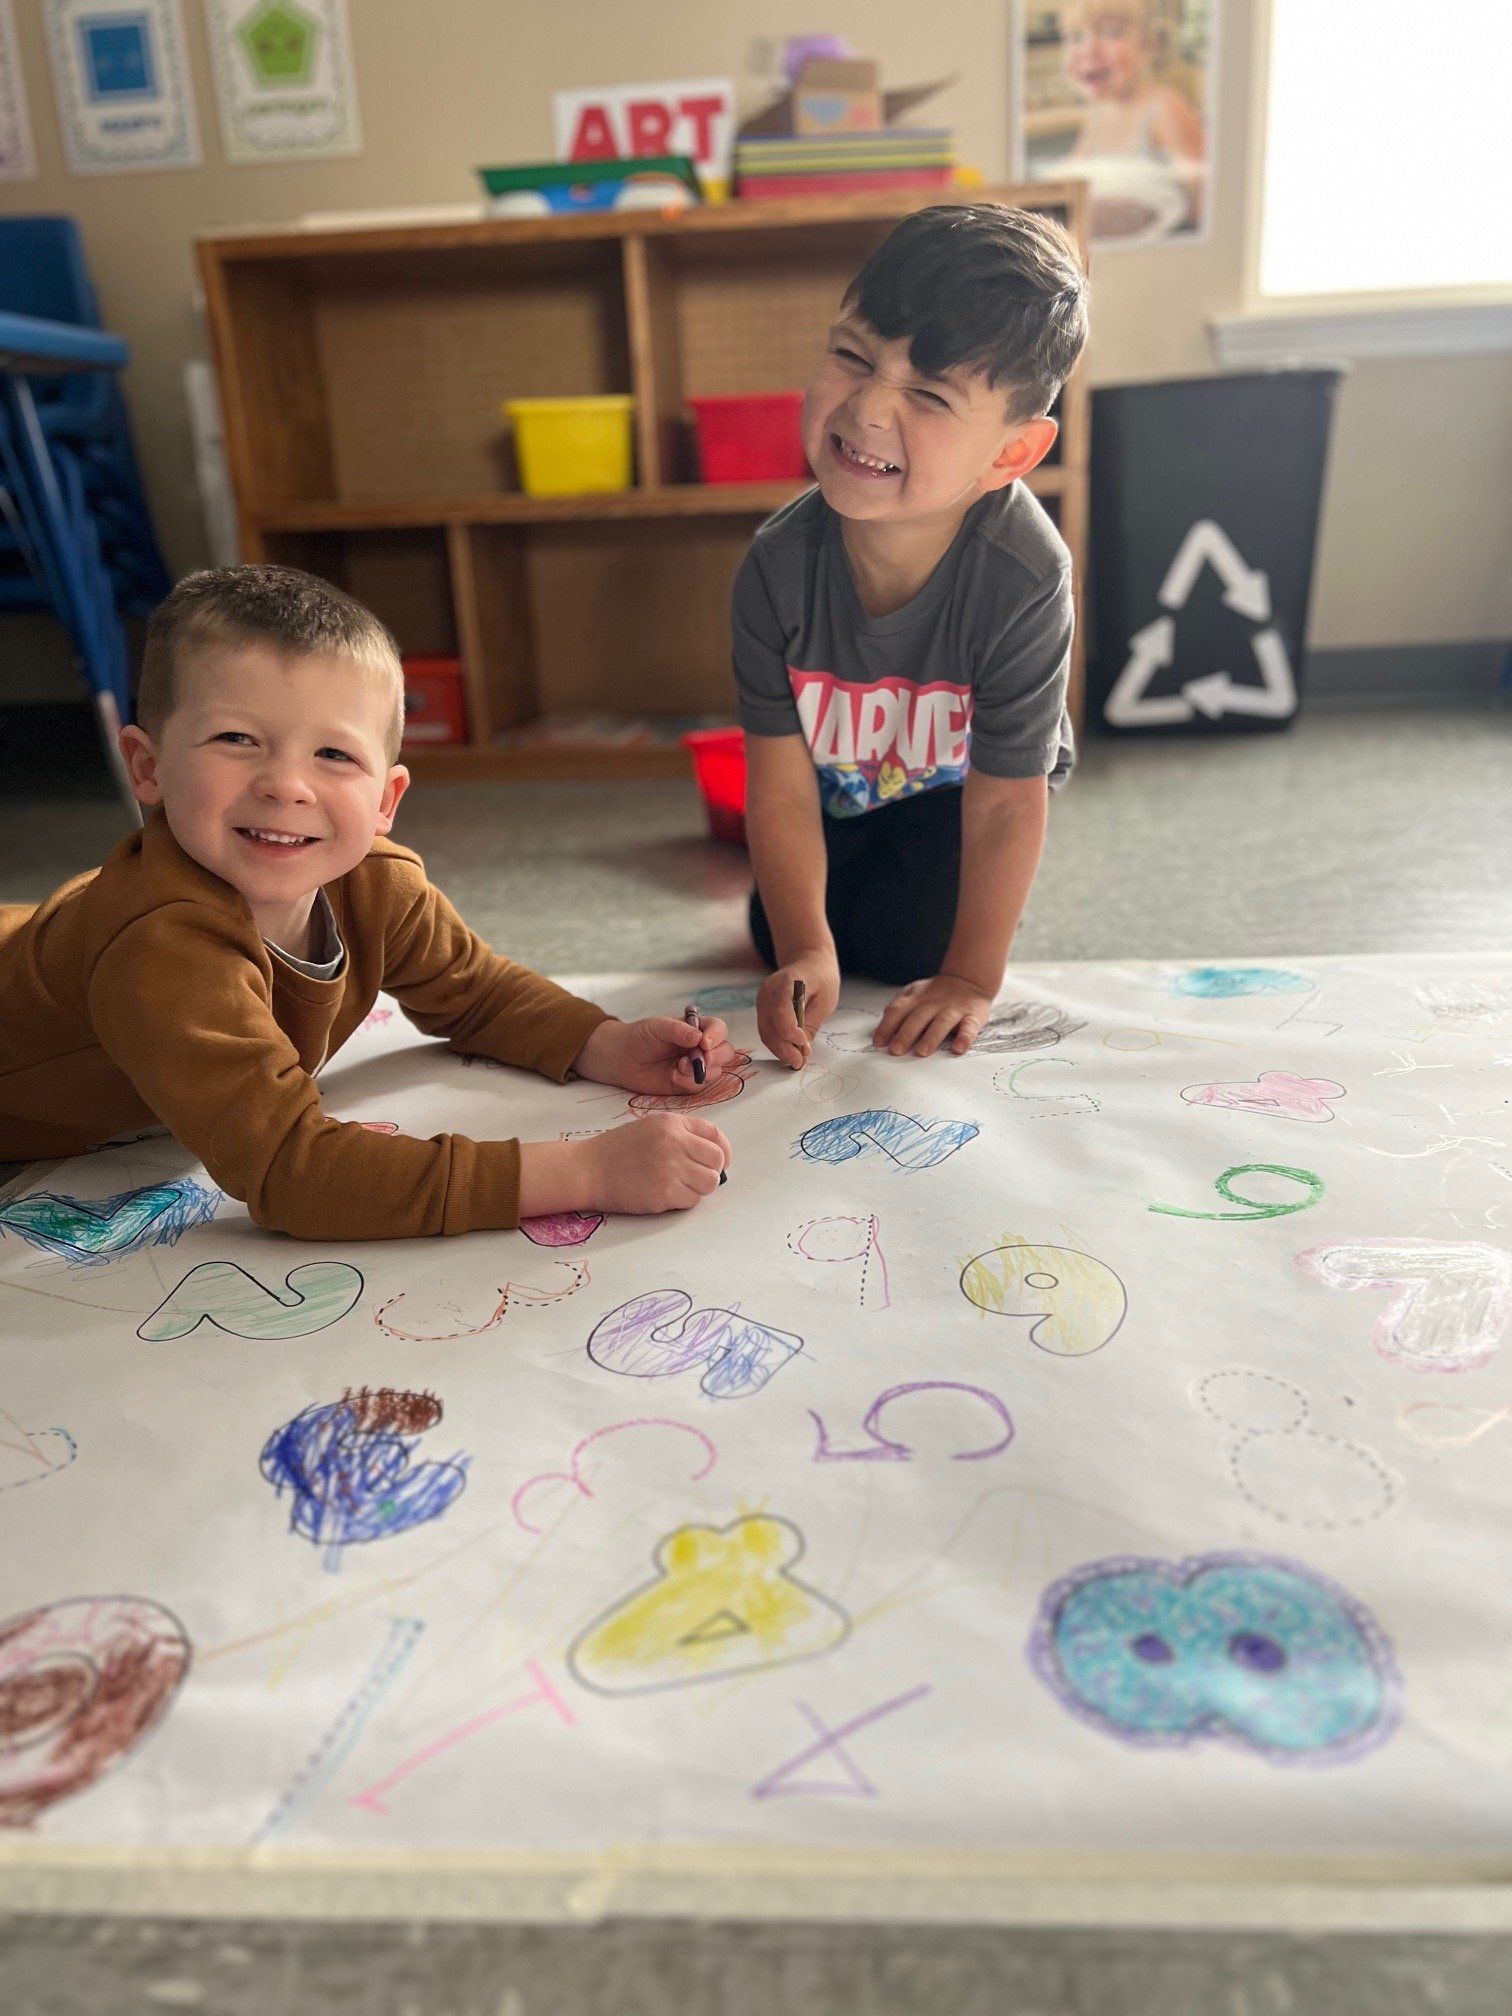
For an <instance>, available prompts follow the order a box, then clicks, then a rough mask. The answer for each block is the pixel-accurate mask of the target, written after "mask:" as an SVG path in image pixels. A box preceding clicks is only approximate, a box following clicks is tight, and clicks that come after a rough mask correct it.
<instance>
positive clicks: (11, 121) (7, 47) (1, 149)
mask: <svg viewBox="0 0 1512 2016" xmlns="http://www.w3.org/2000/svg"><path fill="white" fill-rule="evenodd" d="M36 173H37V154H36V149H35V148H34V147H33V146H32V133H31V120H30V118H29V117H28V116H27V110H26V83H25V80H24V79H23V77H22V75H21V52H20V50H19V49H18V48H17V47H16V16H15V11H14V7H13V0H0V182H30V181H32V180H33V178H34V177H35V175H36Z"/></svg>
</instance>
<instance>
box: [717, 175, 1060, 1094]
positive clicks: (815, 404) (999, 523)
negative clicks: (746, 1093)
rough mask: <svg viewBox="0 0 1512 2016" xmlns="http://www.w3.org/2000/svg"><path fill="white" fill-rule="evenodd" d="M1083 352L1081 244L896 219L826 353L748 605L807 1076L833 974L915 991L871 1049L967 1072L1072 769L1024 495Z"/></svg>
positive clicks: (776, 1028)
mask: <svg viewBox="0 0 1512 2016" xmlns="http://www.w3.org/2000/svg"><path fill="white" fill-rule="evenodd" d="M1086 333H1087V317H1086V280H1085V277H1084V275H1083V273H1082V269H1081V265H1080V262H1079V260H1078V257H1077V253H1076V248H1075V245H1074V243H1073V241H1072V240H1071V239H1070V237H1068V235H1067V234H1066V233H1065V232H1064V231H1062V230H1061V229H1060V227H1059V226H1058V225H1056V224H1054V223H1052V222H1050V221H1049V220H1048V219H1046V218H1044V217H1040V216H1036V215H1034V214H1033V213H1030V212H1027V211H1022V210H1009V209H1005V208H1003V207H1002V206H1001V205H998V204H991V203H982V204H974V205H971V206H969V207H968V206H964V205H954V204H948V205H940V206H938V207H936V208H933V209H928V210H921V211H918V212H916V213H915V214H914V215H913V216H911V217H907V218H905V219H904V220H903V222H902V223H901V224H899V225H898V226H897V228H896V229H895V230H894V231H893V232H892V233H891V234H890V236H889V237H888V238H887V239H886V240H885V242H884V243H883V244H882V245H881V246H880V247H879V248H878V249H877V251H876V252H874V253H873V254H872V256H871V258H870V259H869V260H868V261H867V263H866V264H865V265H864V266H863V267H862V269H861V271H860V273H859V274H858V275H857V276H856V278H855V280H854V281H853V282H852V283H851V286H850V289H849V291H848V292H847V294H846V296H845V298H844V301H843V302H842V303H841V310H840V320H839V321H838V322H837V323H836V324H835V326H834V328H833V329H831V331H830V333H829V340H828V344H827V347H826V352H825V356H824V358H823V360H822V362H821V364H820V366H819V370H818V372H817V375H816V376H815V378H814V380H813V383H812V384H811V385H810V386H809V388H808V393H807V396H806V398H805V400H804V407H803V445H804V448H805V450H806V452H807V454H808V458H809V462H810V465H811V466H812V468H813V470H814V473H815V475H816V477H817V479H818V487H817V488H816V489H813V490H810V491H807V492H805V494H804V495H803V496H801V497H799V498H798V499H797V500H796V501H795V502H794V503H792V504H789V505H786V506H785V507H784V508H783V509H782V510H781V511H779V512H777V513H776V515H775V516H774V517H771V518H769V519H768V520H767V521H766V523H765V524H764V525H763V526H762V527H761V529H760V530H759V531H758V532H757V534H756V537H755V540H754V541H753V543H752V546H751V550H750V552H749V553H748V554H747V555H746V558H745V560H744V562H743V564H742V566H741V569H740V573H739V575H738V576H737V578H736V582H735V595H734V657H735V683H736V688H737V691H738V695H739V705H740V719H741V722H742V724H743V726H744V728H745V730H746V750H747V763H748V768H749V781H748V786H747V811H746V823H747V829H748V832H749V836H750V845H751V858H752V862H753V864H754V866H755V870H756V885H757V886H756V890H755V892H754V893H753V895H752V898H751V931H752V936H753V937H754V939H755V942H756V947H757V950H758V951H759V952H760V953H761V954H762V956H763V958H764V959H765V960H766V962H767V964H768V965H770V966H772V967H774V968H775V969H776V970H775V971H774V972H773V974H772V976H771V978H770V979H769V980H767V982H766V983H765V985H764V986H763V987H762V990H761V995H760V999H759V1001H758V1004H757V1015H758V1025H759V1028H760V1032H761V1037H762V1040H763V1041H764V1042H765V1043H766V1045H767V1047H768V1048H769V1049H770V1050H771V1052H772V1054H773V1055H774V1056H775V1057H777V1058H779V1059H780V1060H781V1061H782V1062H783V1063H786V1064H789V1065H792V1066H793V1067H795V1068H796V1067H798V1066H799V1065H801V1064H803V1063H804V1062H805V1061H806V1059H807V1057H808V1055H809V1051H810V1048H811V1046H812V1040H813V1037H814V1035H815V1033H816V1032H817V1031H818V1029H819V1028H820V1026H821V1025H822V1024H823V1022H824V1020H825V1018H826V1017H827V1016H828V1015H829V1014H830V1013H831V1012H832V1011H833V1009H834V1007H835V1004H836V1001H837V1000H838V998H839V991H840V973H841V970H842V969H844V970H845V971H847V972H852V973H855V974H858V975H864V976H869V977H871V978H873V979H879V980H884V981H887V982H888V983H889V984H891V985H898V986H901V990H902V991H901V992H900V993H898V994H897V995H895V996H894V998H893V1000H892V1001H891V1003H890V1004H889V1005H888V1007H887V1009H886V1011H885V1013H884V1014H883V1016H882V1019H881V1021H880V1022H879V1023H878V1025H877V1029H876V1032H875V1034H874V1036H873V1042H874V1043H875V1044H876V1045H877V1046H878V1047H885V1048H887V1049H890V1050H891V1051H892V1053H893V1054H894V1055H895V1056H901V1055H903V1054H904V1053H905V1052H907V1051H913V1052H915V1053H916V1054H917V1055H919V1056H921V1057H927V1056H929V1055H930V1054H931V1053H932V1052H933V1051H935V1050H937V1049H938V1048H939V1047H940V1045H941V1044H942V1043H945V1042H949V1043H950V1045H951V1047H952V1049H954V1050H955V1051H957V1052H961V1051H964V1050H968V1049H969V1048H970V1047H971V1044H972V1043H973V1042H974V1040H975V1038H976V1036H977V1033H978V1031H979V1030H980V1029H981V1027H982V1025H983V1023H984V1022H985V1021H986V1019H987V1016H988V1013H989V1012H990V1009H991V1005H992V1000H993V997H994V996H995V994H996V993H997V990H998V988H999V986H1000V985H1001V984H1002V978H1003V970H1004V967H1005V966H1006V964H1007V960H1008V948H1009V946H1010V944H1011V943H1012V939H1013V934H1014V931H1015V930H1016V929H1017V926H1018V921H1019V917H1020V916H1021V914H1022V912H1023V908H1024V903H1025V901H1026V899H1027V897H1028V894H1029V885H1030V883H1031V882H1032V881H1033V879H1034V872H1035V869H1036V867H1037V866H1038V865H1039V857H1040V849H1041V847H1042V845H1043V842H1044V831H1045V817H1046V806H1047V802H1048V793H1049V791H1051V790H1053V789H1055V788H1056V787H1057V786H1058V785H1059V784H1061V783H1062V782H1063V781H1064V780H1065V778H1066V776H1067V775H1068V774H1069V772H1070V769H1071V765H1072V762H1073V760H1074V752H1073V749H1072V742H1071V726H1070V722H1069V721H1068V719H1067V716H1066V711H1065V694H1066V676H1067V670H1068V667H1069V663H1070V655H1071V633H1072V620H1073V619H1072V594H1071V560H1070V555H1069V554H1068V553H1067V551H1066V547H1065V544H1064V542H1063V541H1062V540H1061V537H1060V535H1059V533H1058V532H1057V531H1056V530H1055V527H1054V526H1053V525H1052V524H1051V522H1050V520H1049V518H1048V517H1047V515H1046V513H1045V511H1044V509H1043V508H1042V507H1041V505H1040V504H1039V502H1038V500H1037V499H1036V498H1035V497H1034V496H1033V495H1032V494H1031V493H1030V492H1029V491H1028V490H1027V489H1026V488H1024V486H1023V485H1022V484H1021V483H1019V482H1018V480H1017V479H1018V478H1019V477H1021V476H1026V475H1028V473H1029V471H1030V470H1031V469H1033V468H1034V467H1035V465H1036V464H1037V463H1038V462H1040V461H1042V460H1043V458H1044V457H1045V455H1046V454H1048V452H1049V450H1050V448H1051V446H1052V445H1053V443H1054V441H1055V437H1056V432H1057V428H1056V423H1055V421H1054V420H1052V419H1050V418H1048V417H1047V415H1048V408H1049V407H1050V406H1051V405H1052V404H1053V403H1054V400H1055V397H1056V394H1057V393H1058V392H1059V390H1060V387H1061V385H1062V383H1063V382H1064V380H1065V378H1066V375H1067V373H1068V372H1069V371H1070V370H1071V368H1072V366H1073V365H1074V364H1075V362H1076V359H1077V356H1078V355H1079V353H1080V351H1081V348H1082V345H1083V343H1084V342H1085V340H1086ZM796 981H802V982H803V984H804V987H805V989H806V993H807V1008H806V1011H805V1015H804V1025H803V1026H802V1027H801V1028H800V1026H799V1023H798V1019H797V1017H796V1016H795V1014H794V1012H793V987H794V983H795V982H796Z"/></svg>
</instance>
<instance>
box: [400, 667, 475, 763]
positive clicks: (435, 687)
mask: <svg viewBox="0 0 1512 2016" xmlns="http://www.w3.org/2000/svg"><path fill="white" fill-rule="evenodd" d="M399 663H400V664H401V666H402V667H403V668H404V736H403V739H402V741H401V742H400V745H399V746H400V748H401V749H418V748H421V747H424V746H425V745H427V744H434V743H437V742H465V741H466V740H467V699H466V696H465V694H464V693H463V690H462V661H461V659H460V658H410V657H404V658H401V659H400V661H399Z"/></svg>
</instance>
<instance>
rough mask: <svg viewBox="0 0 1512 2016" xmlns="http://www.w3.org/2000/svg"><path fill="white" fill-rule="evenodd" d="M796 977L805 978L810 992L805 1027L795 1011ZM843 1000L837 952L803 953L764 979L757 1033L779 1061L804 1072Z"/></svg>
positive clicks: (804, 983) (805, 1007)
mask: <svg viewBox="0 0 1512 2016" xmlns="http://www.w3.org/2000/svg"><path fill="white" fill-rule="evenodd" d="M795 980H801V981H802V982H803V985H804V988H805V989H806V992H807V999H806V1001H805V1003H804V1009H803V1026H802V1028H799V1026H798V1018H797V1016H796V1015H795V1014H794V1013H793V982H794V981H795ZM839 999H840V967H839V964H838V963H837V961H836V959H835V955H834V953H833V952H800V953H799V954H798V955H797V957H796V958H793V959H789V960H788V962H787V964H786V965H785V966H779V967H778V968H777V971H776V972H775V973H774V974H772V976H771V978H770V979H768V980H764V981H763V982H762V986H761V992H760V993H759V994H758V995H757V996H756V1031H757V1034H758V1035H759V1036H760V1038H761V1040H762V1042H763V1043H765V1045H766V1047H767V1048H768V1050H770V1051H771V1053H772V1055H773V1056H774V1057H775V1058H776V1059H777V1062H778V1063H779V1064H786V1065H787V1066H788V1068H789V1069H790V1070H792V1071H801V1070H802V1069H803V1067H804V1065H805V1064H807V1062H808V1061H809V1056H810V1054H811V1052H812V1051H813V1048H814V1038H815V1037H816V1036H817V1035H818V1033H819V1031H820V1030H821V1029H822V1028H823V1027H824V1024H825V1023H826V1022H827V1021H828V1019H829V1017H830V1016H831V1015H833V1014H834V1012H835V1006H836V1003H837V1002H838V1001H839Z"/></svg>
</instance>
